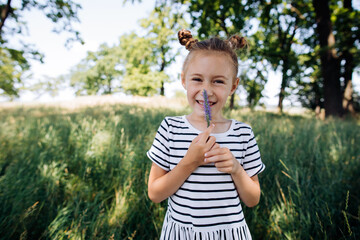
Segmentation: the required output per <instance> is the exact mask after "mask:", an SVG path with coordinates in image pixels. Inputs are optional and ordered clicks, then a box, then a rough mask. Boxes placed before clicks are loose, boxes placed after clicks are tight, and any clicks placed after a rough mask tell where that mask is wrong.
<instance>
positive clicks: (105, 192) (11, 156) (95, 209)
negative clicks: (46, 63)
mask: <svg viewBox="0 0 360 240" xmlns="http://www.w3.org/2000/svg"><path fill="white" fill-rule="evenodd" d="M186 112H187V110H186V109H184V110H177V111H174V110H169V109H164V108H162V109H155V108H141V107H139V106H129V105H115V106H101V107H93V108H83V109H80V110H77V111H76V112H72V113H70V112H68V113H66V111H65V112H64V110H62V109H57V108H40V107H32V108H30V107H27V108H12V109H2V110H1V109H0V206H1V207H0V238H1V239H157V238H158V236H159V233H160V230H161V226H162V220H163V216H164V214H165V210H166V203H165V202H163V203H162V204H154V203H152V202H151V201H150V200H149V199H148V197H147V177H148V174H149V170H150V165H151V162H150V161H149V160H148V159H147V157H146V151H147V150H148V148H149V147H150V145H151V143H152V141H153V138H154V135H155V132H156V130H157V127H158V125H159V124H160V122H161V120H162V119H163V117H164V116H166V115H180V114H184V113H186ZM227 115H228V117H231V118H236V119H238V120H240V121H243V122H246V123H248V124H250V125H251V126H252V127H253V130H254V133H255V135H256V138H257V141H258V144H259V147H260V151H261V154H262V159H263V162H264V163H265V164H266V170H265V171H264V172H263V173H262V174H261V175H260V177H259V178H260V183H261V187H262V196H261V201H260V204H259V205H258V206H257V207H255V208H245V207H244V211H245V216H246V219H247V222H248V225H249V227H250V230H251V232H252V235H253V238H254V239H359V237H360V191H359V189H360V147H359V143H360V128H359V123H358V122H356V121H352V120H346V121H340V120H327V121H325V122H323V121H319V120H316V119H313V118H309V117H301V116H287V115H282V116H281V115H276V114H271V113H264V112H250V113H244V112H242V111H232V112H228V113H227Z"/></svg>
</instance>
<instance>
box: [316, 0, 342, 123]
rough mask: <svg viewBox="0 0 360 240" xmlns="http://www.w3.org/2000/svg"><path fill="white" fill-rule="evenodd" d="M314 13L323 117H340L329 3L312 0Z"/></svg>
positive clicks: (337, 69) (340, 108)
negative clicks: (321, 79) (321, 78)
mask: <svg viewBox="0 0 360 240" xmlns="http://www.w3.org/2000/svg"><path fill="white" fill-rule="evenodd" d="M313 6H314V9H315V13H316V23H317V33H318V38H319V42H320V48H321V50H320V59H321V75H322V77H323V82H324V107H325V115H326V117H329V116H338V117H340V116H342V114H343V109H342V96H341V85H340V61H339V58H338V57H337V54H336V50H335V49H334V45H335V37H334V35H333V33H332V24H331V20H330V8H329V1H325V0H322V1H320V0H313Z"/></svg>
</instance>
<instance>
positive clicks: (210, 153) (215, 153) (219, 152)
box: [205, 147, 227, 158]
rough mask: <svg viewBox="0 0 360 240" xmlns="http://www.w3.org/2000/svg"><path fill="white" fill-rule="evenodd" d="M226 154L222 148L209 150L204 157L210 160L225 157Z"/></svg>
mask: <svg viewBox="0 0 360 240" xmlns="http://www.w3.org/2000/svg"><path fill="white" fill-rule="evenodd" d="M226 153H227V151H226V149H224V148H220V147H219V148H212V149H210V151H208V152H206V153H205V157H207V158H210V157H213V156H220V155H225V154H226Z"/></svg>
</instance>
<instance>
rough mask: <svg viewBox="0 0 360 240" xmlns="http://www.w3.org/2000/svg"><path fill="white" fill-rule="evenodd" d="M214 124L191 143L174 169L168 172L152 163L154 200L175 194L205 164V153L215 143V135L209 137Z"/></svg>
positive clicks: (151, 195)
mask: <svg viewBox="0 0 360 240" xmlns="http://www.w3.org/2000/svg"><path fill="white" fill-rule="evenodd" d="M213 129H214V126H212V125H211V126H210V127H209V128H207V129H206V131H205V132H203V133H201V134H199V135H198V136H197V137H196V138H195V139H194V140H193V141H192V143H191V144H190V147H189V149H188V151H187V153H186V155H185V156H184V158H183V159H181V161H180V162H179V163H178V164H177V165H176V167H175V168H174V169H172V170H171V171H169V172H167V171H165V170H163V169H162V168H160V167H159V166H157V165H156V164H154V163H153V164H152V167H151V170H150V175H149V183H148V195H149V198H150V199H151V200H152V201H153V202H156V203H158V202H161V201H163V200H165V199H166V198H168V197H169V196H171V195H173V194H174V193H175V192H176V191H177V190H178V189H179V188H180V187H181V185H182V184H183V183H184V182H185V180H186V179H187V178H188V177H189V176H190V174H191V173H192V172H193V171H195V169H196V168H197V167H198V166H200V165H203V164H204V154H205V153H206V152H207V151H209V150H210V149H211V148H212V147H213V146H214V144H215V141H216V139H215V137H209V135H210V133H211V131H212V130H213Z"/></svg>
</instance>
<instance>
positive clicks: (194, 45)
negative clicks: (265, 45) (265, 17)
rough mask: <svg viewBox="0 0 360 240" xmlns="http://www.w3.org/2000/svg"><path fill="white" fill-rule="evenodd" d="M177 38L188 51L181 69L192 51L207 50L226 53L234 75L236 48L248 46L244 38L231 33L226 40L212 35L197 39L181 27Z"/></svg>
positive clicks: (236, 72) (236, 67) (236, 68)
mask: <svg viewBox="0 0 360 240" xmlns="http://www.w3.org/2000/svg"><path fill="white" fill-rule="evenodd" d="M178 39H179V42H180V44H181V45H183V46H185V47H186V49H187V50H189V51H190V52H189V54H188V55H187V57H186V59H185V61H184V64H183V70H184V69H185V67H186V65H187V63H188V61H189V58H190V57H189V56H190V55H191V54H192V53H193V52H195V51H199V50H202V51H206V50H207V51H215V52H221V53H225V54H228V56H229V57H230V58H231V60H232V62H233V64H234V67H235V76H237V74H238V67H239V63H238V58H237V54H236V50H238V49H243V48H246V47H248V43H247V41H246V39H245V38H244V37H241V36H238V35H233V36H231V37H230V38H229V39H228V40H222V39H220V38H217V37H213V38H210V39H207V40H204V41H198V40H197V39H194V38H193V37H192V34H191V32H190V31H189V30H185V29H182V30H180V31H179V32H178Z"/></svg>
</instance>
